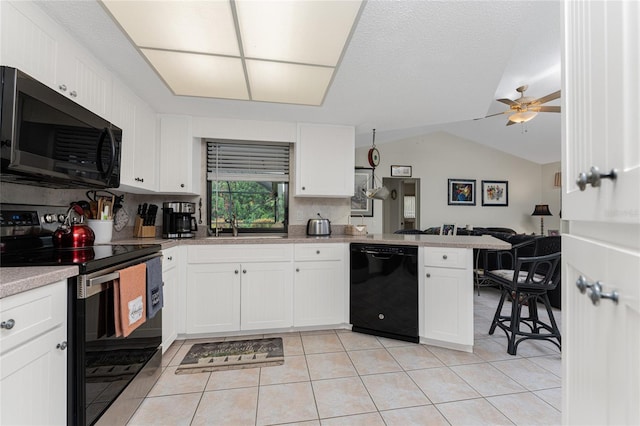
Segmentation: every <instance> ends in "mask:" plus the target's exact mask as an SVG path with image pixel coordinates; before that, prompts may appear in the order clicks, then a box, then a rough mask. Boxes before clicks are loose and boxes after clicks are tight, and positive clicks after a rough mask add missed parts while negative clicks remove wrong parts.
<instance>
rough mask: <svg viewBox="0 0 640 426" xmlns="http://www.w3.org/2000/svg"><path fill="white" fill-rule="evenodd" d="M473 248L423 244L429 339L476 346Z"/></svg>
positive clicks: (468, 347) (465, 347)
mask: <svg viewBox="0 0 640 426" xmlns="http://www.w3.org/2000/svg"><path fill="white" fill-rule="evenodd" d="M472 252H473V250H472V249H462V248H441V247H425V248H424V265H425V268H424V277H423V278H424V296H423V297H424V299H423V300H424V324H423V325H424V326H423V330H422V332H421V336H423V337H424V338H426V340H427V342H428V343H429V342H430V343H437V344H443V345H444V346H447V345H448V346H450V347H452V348H454V349H461V350H466V351H471V350H472V348H473V262H472V258H473V254H472Z"/></svg>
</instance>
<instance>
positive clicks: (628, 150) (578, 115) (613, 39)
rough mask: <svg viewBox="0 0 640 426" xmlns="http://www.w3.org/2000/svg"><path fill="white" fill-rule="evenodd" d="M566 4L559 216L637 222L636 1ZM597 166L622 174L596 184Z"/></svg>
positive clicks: (639, 83)
mask: <svg viewBox="0 0 640 426" xmlns="http://www.w3.org/2000/svg"><path fill="white" fill-rule="evenodd" d="M569 6H571V7H569ZM566 9H567V10H566V11H565V12H566V14H565V37H564V41H565V46H564V51H565V55H564V64H563V69H564V73H563V75H564V87H563V89H562V102H563V105H562V112H563V115H562V116H563V120H564V128H565V132H564V135H563V136H564V139H565V141H564V143H563V161H564V163H565V164H564V166H565V167H564V170H563V176H562V178H563V180H564V182H563V185H562V186H563V191H564V194H563V197H562V218H563V219H564V220H588V221H597V222H614V223H638V222H640V208H639V207H638V206H640V190H639V189H638V182H640V120H638V110H640V78H638V73H639V72H640V55H638V41H639V39H640V36H639V35H638V28H637V21H638V19H639V18H638V16H639V14H640V12H639V8H638V5H637V3H636V2H586V3H583V2H576V3H573V2H570V3H569V5H567V8H566ZM593 34H601V35H602V36H601V37H594V36H593ZM605 35H606V37H605ZM585 52H586V53H585ZM592 167H597V168H598V170H599V172H600V173H601V174H604V175H606V174H609V173H610V171H611V170H612V169H615V170H616V172H617V177H616V179H615V181H613V180H611V179H608V178H602V179H600V181H599V182H598V181H597V180H596V179H595V175H594V174H593V173H591V168H592ZM582 173H584V175H582V176H583V179H585V180H588V181H589V182H586V185H585V186H584V190H583V191H581V190H580V185H579V184H578V183H577V180H578V178H579V176H581V174H582ZM591 181H595V186H593V185H592V184H591Z"/></svg>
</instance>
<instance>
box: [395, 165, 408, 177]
mask: <svg viewBox="0 0 640 426" xmlns="http://www.w3.org/2000/svg"><path fill="white" fill-rule="evenodd" d="M391 176H398V177H411V166H391Z"/></svg>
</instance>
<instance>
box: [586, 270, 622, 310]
mask: <svg viewBox="0 0 640 426" xmlns="http://www.w3.org/2000/svg"><path fill="white" fill-rule="evenodd" d="M576 287H578V290H580V293H582V294H585V293H586V292H587V290H589V299H591V303H593V305H594V306H597V305H599V304H600V300H602V299H611V300H612V301H613V303H615V304H616V305H617V304H618V299H619V297H620V295H619V294H618V292H617V291H615V290H614V291H612V292H611V293H603V292H602V282H600V281H596V282H595V283H590V282H589V281H588V280H587V279H586V278H585V277H584V276H582V275H580V276H579V277H578V280H577V281H576Z"/></svg>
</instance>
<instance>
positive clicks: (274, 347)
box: [176, 337, 284, 374]
mask: <svg viewBox="0 0 640 426" xmlns="http://www.w3.org/2000/svg"><path fill="white" fill-rule="evenodd" d="M282 364H284V350H283V348H282V338H280V337H273V338H268V339H250V340H229V341H223V342H211V343H196V344H194V345H193V346H192V347H191V349H189V352H187V354H186V355H185V357H184V359H183V360H182V362H181V363H180V366H178V369H177V370H176V374H188V373H202V372H208V371H219V370H234V369H240V368H256V367H267V366H272V365H282Z"/></svg>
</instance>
